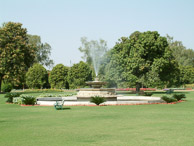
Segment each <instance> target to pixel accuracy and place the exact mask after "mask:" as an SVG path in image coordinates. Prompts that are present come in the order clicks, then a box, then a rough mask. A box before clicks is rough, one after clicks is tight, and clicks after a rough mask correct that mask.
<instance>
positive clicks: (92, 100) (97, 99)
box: [90, 96, 106, 105]
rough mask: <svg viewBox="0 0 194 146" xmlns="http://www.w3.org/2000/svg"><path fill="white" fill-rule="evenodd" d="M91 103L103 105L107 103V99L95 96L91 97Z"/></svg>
mask: <svg viewBox="0 0 194 146" xmlns="http://www.w3.org/2000/svg"><path fill="white" fill-rule="evenodd" d="M90 102H92V103H95V104H96V105H100V104H101V103H103V102H106V99H105V98H104V97H99V96H94V97H91V100H90Z"/></svg>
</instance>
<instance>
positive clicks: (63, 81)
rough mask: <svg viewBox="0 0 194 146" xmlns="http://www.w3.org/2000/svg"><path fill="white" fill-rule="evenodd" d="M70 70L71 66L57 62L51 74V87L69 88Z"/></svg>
mask: <svg viewBox="0 0 194 146" xmlns="http://www.w3.org/2000/svg"><path fill="white" fill-rule="evenodd" d="M68 70H69V68H68V67H66V66H64V65H63V64H57V65H56V66H55V67H53V69H52V71H51V72H50V74H49V83H50V85H51V88H57V89H61V88H66V89H68V88H69V85H68Z"/></svg>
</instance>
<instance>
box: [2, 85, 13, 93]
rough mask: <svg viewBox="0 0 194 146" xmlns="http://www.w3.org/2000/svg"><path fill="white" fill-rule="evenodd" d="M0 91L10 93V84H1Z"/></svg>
mask: <svg viewBox="0 0 194 146" xmlns="http://www.w3.org/2000/svg"><path fill="white" fill-rule="evenodd" d="M1 90H2V91H3V92H11V90H12V85H11V84H7V83H6V84H3V85H2V87H1Z"/></svg>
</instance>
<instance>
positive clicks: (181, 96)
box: [173, 94, 186, 101]
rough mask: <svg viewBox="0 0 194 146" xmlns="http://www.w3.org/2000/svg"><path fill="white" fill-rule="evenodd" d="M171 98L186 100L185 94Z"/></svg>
mask: <svg viewBox="0 0 194 146" xmlns="http://www.w3.org/2000/svg"><path fill="white" fill-rule="evenodd" d="M173 98H175V99H176V100H178V101H179V100H181V99H183V98H186V96H185V94H174V95H173Z"/></svg>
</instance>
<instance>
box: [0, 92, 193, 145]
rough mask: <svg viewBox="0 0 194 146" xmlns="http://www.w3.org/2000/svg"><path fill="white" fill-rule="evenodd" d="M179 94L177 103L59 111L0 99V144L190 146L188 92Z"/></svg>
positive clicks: (191, 125) (78, 108) (191, 100)
mask: <svg viewBox="0 0 194 146" xmlns="http://www.w3.org/2000/svg"><path fill="white" fill-rule="evenodd" d="M184 93H186V96H187V99H186V100H187V101H186V102H182V103H178V104H158V105H157V104H153V105H130V106H99V107H97V106H96V107H87V106H71V107H70V109H65V110H55V109H54V107H39V106H32V107H21V106H19V105H14V104H6V103H5V101H6V99H5V98H4V97H3V96H4V95H3V94H0V145H1V146H34V145H39V146H55V145H56V146H58V145H65V146H87V145H92V146H95V145H100V146H102V145H103V146H104V145H105V146H111V145H112V146H128V145H132V146H146V145H149V146H150V145H154V146H163V145H164V146H184V145H185V146H193V145H194V92H184ZM153 96H154V95H153Z"/></svg>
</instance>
